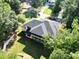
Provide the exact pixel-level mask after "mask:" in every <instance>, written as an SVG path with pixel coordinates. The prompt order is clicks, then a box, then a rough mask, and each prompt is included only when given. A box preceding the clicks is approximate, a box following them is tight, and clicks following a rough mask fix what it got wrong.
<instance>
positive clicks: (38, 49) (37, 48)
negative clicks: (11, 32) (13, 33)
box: [18, 32, 51, 59]
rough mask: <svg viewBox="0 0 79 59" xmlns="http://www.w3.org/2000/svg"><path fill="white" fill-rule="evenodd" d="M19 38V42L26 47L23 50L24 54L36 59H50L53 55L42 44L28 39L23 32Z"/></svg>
mask: <svg viewBox="0 0 79 59" xmlns="http://www.w3.org/2000/svg"><path fill="white" fill-rule="evenodd" d="M19 36H20V37H21V38H20V39H19V40H18V42H20V43H22V44H24V45H26V47H25V48H24V49H23V52H25V53H27V54H29V55H31V56H32V57H33V58H34V59H40V57H41V56H44V57H45V58H46V59H48V58H49V55H50V53H51V51H50V50H49V49H46V48H44V47H43V45H42V44H40V43H38V42H36V41H34V40H32V39H28V38H26V37H25V36H24V33H23V32H21V33H20V34H19Z"/></svg>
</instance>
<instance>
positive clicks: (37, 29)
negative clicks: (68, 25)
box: [24, 20, 59, 36]
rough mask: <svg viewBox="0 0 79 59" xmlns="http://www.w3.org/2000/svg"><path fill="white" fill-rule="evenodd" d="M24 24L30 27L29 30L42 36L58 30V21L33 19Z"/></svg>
mask: <svg viewBox="0 0 79 59" xmlns="http://www.w3.org/2000/svg"><path fill="white" fill-rule="evenodd" d="M24 26H26V27H27V26H29V27H31V30H30V32H31V33H34V34H36V35H39V36H43V35H44V34H48V33H50V34H52V35H56V33H57V32H58V31H59V23H58V22H56V21H46V20H45V21H43V22H42V21H38V20H33V21H31V22H28V23H26V24H25V25H24Z"/></svg>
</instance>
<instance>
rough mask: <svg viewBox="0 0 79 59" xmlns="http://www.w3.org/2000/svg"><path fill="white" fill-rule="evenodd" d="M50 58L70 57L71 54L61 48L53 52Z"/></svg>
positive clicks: (67, 58) (62, 58)
mask: <svg viewBox="0 0 79 59" xmlns="http://www.w3.org/2000/svg"><path fill="white" fill-rule="evenodd" d="M49 59H70V56H69V54H67V53H66V52H64V51H62V50H61V49H55V50H54V51H53V52H52V53H51V55H50V57H49Z"/></svg>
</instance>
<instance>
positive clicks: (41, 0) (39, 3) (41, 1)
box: [29, 0, 47, 8]
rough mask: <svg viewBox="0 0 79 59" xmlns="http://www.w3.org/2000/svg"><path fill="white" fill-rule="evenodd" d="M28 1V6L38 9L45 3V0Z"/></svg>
mask: <svg viewBox="0 0 79 59" xmlns="http://www.w3.org/2000/svg"><path fill="white" fill-rule="evenodd" d="M29 1H30V4H31V5H32V6H33V7H36V8H37V7H39V6H42V5H44V3H45V2H46V1H47V0H29Z"/></svg>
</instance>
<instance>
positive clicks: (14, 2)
mask: <svg viewBox="0 0 79 59" xmlns="http://www.w3.org/2000/svg"><path fill="white" fill-rule="evenodd" d="M4 2H7V3H8V4H9V5H10V6H11V9H12V10H14V11H15V12H16V13H17V14H18V13H19V4H20V3H21V0H4Z"/></svg>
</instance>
